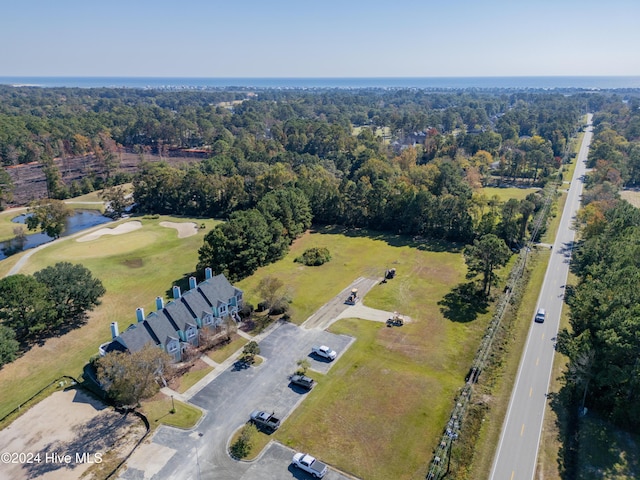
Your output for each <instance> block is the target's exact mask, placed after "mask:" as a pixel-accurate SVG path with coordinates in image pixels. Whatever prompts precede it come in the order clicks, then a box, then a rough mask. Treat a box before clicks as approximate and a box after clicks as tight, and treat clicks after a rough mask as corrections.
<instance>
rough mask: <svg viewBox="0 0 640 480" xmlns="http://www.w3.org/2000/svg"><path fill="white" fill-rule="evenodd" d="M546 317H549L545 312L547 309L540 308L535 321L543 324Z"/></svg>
mask: <svg viewBox="0 0 640 480" xmlns="http://www.w3.org/2000/svg"><path fill="white" fill-rule="evenodd" d="M546 316H547V312H546V311H545V309H544V308H539V309H538V311H537V312H536V316H535V318H534V320H535V321H536V323H543V322H544V319H545V318H546Z"/></svg>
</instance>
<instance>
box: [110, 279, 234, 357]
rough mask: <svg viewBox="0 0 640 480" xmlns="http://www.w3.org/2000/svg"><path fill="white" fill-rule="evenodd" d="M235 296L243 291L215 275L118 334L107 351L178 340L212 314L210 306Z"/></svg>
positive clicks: (131, 350)
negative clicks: (183, 332)
mask: <svg viewBox="0 0 640 480" xmlns="http://www.w3.org/2000/svg"><path fill="white" fill-rule="evenodd" d="M237 295H242V290H240V289H238V288H236V287H234V286H233V285H231V283H229V281H228V280H227V278H226V277H225V276H224V274H222V273H221V274H219V275H216V276H215V277H212V278H210V279H208V280H205V281H204V282H202V283H200V284H199V285H198V286H197V287H196V288H194V289H191V290H189V291H188V292H185V293H184V294H183V295H182V296H181V297H180V298H179V299H177V300H173V301H171V302H169V303H168V304H167V305H165V306H164V308H163V309H162V310H161V311H158V312H152V313H150V314H149V315H147V318H146V319H145V320H144V321H143V322H139V323H136V324H133V325H131V326H130V327H129V328H128V329H127V330H125V331H124V332H122V333H121V334H120V335H119V339H120V341H119V342H118V341H117V340H115V341H113V342H111V343H112V344H113V347H112V346H111V345H110V346H108V347H107V348H112V349H118V348H119V347H118V346H117V345H115V344H116V343H122V344H124V345H125V346H126V347H127V349H128V350H129V351H130V352H136V351H138V350H141V349H142V347H144V346H145V345H146V344H148V343H152V344H154V345H160V344H162V345H166V344H167V341H168V339H169V338H171V339H175V340H180V337H179V336H178V331H179V330H182V331H185V330H186V325H187V324H189V325H197V323H196V321H195V319H196V318H197V317H200V318H202V317H203V313H204V314H208V313H212V308H211V307H212V306H213V305H215V306H216V307H217V306H219V305H221V304H226V303H228V301H229V299H230V298H233V297H235V296H237Z"/></svg>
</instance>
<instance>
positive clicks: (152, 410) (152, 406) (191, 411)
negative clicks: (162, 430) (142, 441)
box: [140, 393, 202, 430]
mask: <svg viewBox="0 0 640 480" xmlns="http://www.w3.org/2000/svg"><path fill="white" fill-rule="evenodd" d="M174 408H175V410H174V413H171V411H172V410H173V409H174ZM140 411H141V412H142V413H144V415H145V416H146V417H147V420H149V425H150V426H151V430H155V429H156V428H158V426H160V425H169V426H171V427H176V428H183V429H185V430H186V429H190V428H193V427H195V426H196V424H197V423H198V420H200V417H202V411H201V410H200V409H199V408H196V407H194V406H193V405H189V404H187V403H183V402H181V401H180V400H176V399H175V398H171V397H167V396H166V395H163V394H162V393H159V394H158V395H156V396H155V397H154V398H153V399H150V400H147V401H144V402H142V408H141V409H140Z"/></svg>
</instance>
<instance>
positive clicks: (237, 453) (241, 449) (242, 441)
mask: <svg viewBox="0 0 640 480" xmlns="http://www.w3.org/2000/svg"><path fill="white" fill-rule="evenodd" d="M257 433H258V429H257V428H256V426H255V425H253V424H252V423H248V424H246V425H245V426H244V427H242V430H241V431H240V436H239V437H238V439H237V440H236V441H235V442H233V445H231V448H230V450H231V455H233V456H234V457H235V458H245V457H246V456H248V455H249V454H250V453H251V448H252V447H253V443H254V438H255V435H256V434H257Z"/></svg>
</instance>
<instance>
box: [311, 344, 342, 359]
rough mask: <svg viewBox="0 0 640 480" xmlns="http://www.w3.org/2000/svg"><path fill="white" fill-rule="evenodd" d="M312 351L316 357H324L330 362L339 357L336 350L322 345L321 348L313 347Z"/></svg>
mask: <svg viewBox="0 0 640 480" xmlns="http://www.w3.org/2000/svg"><path fill="white" fill-rule="evenodd" d="M311 351H312V352H313V353H315V354H316V355H319V356H321V357H324V358H326V359H328V360H335V359H336V357H337V356H338V354H337V353H336V351H335V350H331V349H330V348H329V347H327V346H326V345H320V346H319V347H318V346H317V345H314V346H313V347H311Z"/></svg>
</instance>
